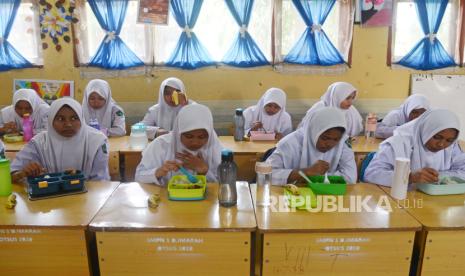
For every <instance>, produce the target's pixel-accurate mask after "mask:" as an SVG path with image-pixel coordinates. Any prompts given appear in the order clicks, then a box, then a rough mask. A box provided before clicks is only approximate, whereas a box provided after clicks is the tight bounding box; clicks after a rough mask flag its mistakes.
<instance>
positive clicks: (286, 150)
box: [266, 107, 357, 185]
mask: <svg viewBox="0 0 465 276" xmlns="http://www.w3.org/2000/svg"><path fill="white" fill-rule="evenodd" d="M335 127H342V128H344V129H345V128H346V122H345V118H344V114H343V113H342V112H341V111H340V110H339V109H337V108H334V107H322V108H321V109H318V110H316V111H315V112H312V114H310V116H309V118H308V120H307V121H306V122H305V123H304V126H303V127H301V128H299V129H298V130H296V131H294V132H292V133H291V134H289V135H287V136H286V137H284V138H283V139H282V140H281V141H279V142H278V144H277V147H276V150H275V151H274V152H273V154H272V155H271V156H270V157H268V159H267V161H266V162H268V163H270V164H271V166H272V168H273V173H272V177H273V181H272V182H273V185H284V184H287V179H288V178H289V175H290V174H291V172H292V170H300V169H304V168H308V167H310V166H312V165H313V164H315V163H316V162H317V161H318V160H323V161H326V162H328V163H329V165H330V166H329V170H328V174H330V175H340V176H342V177H344V179H345V180H346V182H348V183H355V182H356V180H357V167H356V164H355V158H354V153H353V151H352V150H351V149H350V148H349V146H348V145H347V144H346V142H345V141H346V140H347V138H348V136H347V135H345V134H344V135H343V136H342V138H341V141H340V142H339V143H338V144H337V145H336V146H335V147H334V148H332V149H331V150H329V151H327V152H320V151H319V150H318V149H317V148H316V144H317V141H318V138H319V137H320V135H321V134H323V132H325V131H326V130H328V129H331V128H335Z"/></svg>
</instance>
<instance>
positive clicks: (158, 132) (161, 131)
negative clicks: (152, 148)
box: [155, 128, 169, 137]
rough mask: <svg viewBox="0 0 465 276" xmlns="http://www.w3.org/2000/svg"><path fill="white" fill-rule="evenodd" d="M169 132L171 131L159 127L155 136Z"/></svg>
mask: <svg viewBox="0 0 465 276" xmlns="http://www.w3.org/2000/svg"><path fill="white" fill-rule="evenodd" d="M168 132H169V131H168V130H165V129H163V128H159V129H158V130H157V133H156V135H155V136H156V137H159V136H162V135H165V134H168Z"/></svg>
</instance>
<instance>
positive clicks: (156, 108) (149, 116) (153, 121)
mask: <svg viewBox="0 0 465 276" xmlns="http://www.w3.org/2000/svg"><path fill="white" fill-rule="evenodd" d="M165 86H170V87H173V88H175V89H176V90H179V91H181V92H182V93H184V94H185V95H186V97H187V94H186V88H185V87H184V83H183V82H182V81H181V80H180V79H178V78H168V79H166V80H164V81H163V82H162V83H161V85H160V89H159V90H158V103H157V104H156V105H153V106H151V107H150V108H149V110H148V111H147V113H146V114H145V116H144V119H142V121H141V123H143V124H145V125H146V126H147V136H148V138H149V139H153V138H155V136H156V134H157V131H158V129H159V128H163V129H164V130H167V131H170V130H172V129H173V125H174V121H175V118H176V116H177V115H178V113H179V111H180V110H181V109H182V108H183V107H184V106H181V105H178V106H169V105H168V104H167V103H166V102H165V99H164V97H163V91H164V90H165ZM192 103H194V102H193V101H191V100H188V103H187V105H189V104H192Z"/></svg>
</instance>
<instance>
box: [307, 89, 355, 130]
mask: <svg viewBox="0 0 465 276" xmlns="http://www.w3.org/2000/svg"><path fill="white" fill-rule="evenodd" d="M356 96H357V89H356V88H355V87H353V86H352V85H351V84H350V83H347V82H335V83H333V84H331V85H330V86H329V87H328V90H326V93H325V94H323V96H321V98H320V99H321V100H320V101H319V102H317V103H315V104H314V105H313V106H312V107H311V108H310V109H309V110H308V111H307V114H306V115H305V117H304V118H303V119H302V121H301V122H300V124H299V126H298V127H299V128H300V127H302V126H303V124H304V122H305V121H306V120H308V116H309V115H310V114H311V113H312V112H313V111H315V110H317V109H319V108H321V107H324V106H331V107H336V108H339V109H340V110H341V111H342V112H343V113H344V115H345V117H346V124H347V128H346V134H347V135H348V136H350V137H354V136H357V135H359V134H360V133H361V132H362V131H363V124H362V121H363V120H362V116H360V113H359V112H358V110H357V109H356V108H355V107H354V106H353V105H352V103H353V101H354V100H355V97H356Z"/></svg>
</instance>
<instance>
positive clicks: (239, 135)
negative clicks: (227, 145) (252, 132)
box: [234, 108, 245, 141]
mask: <svg viewBox="0 0 465 276" xmlns="http://www.w3.org/2000/svg"><path fill="white" fill-rule="evenodd" d="M242 112H243V110H242V108H237V109H236V114H235V115H234V127H235V129H234V140H235V141H242V140H244V124H245V119H244V115H242Z"/></svg>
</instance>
